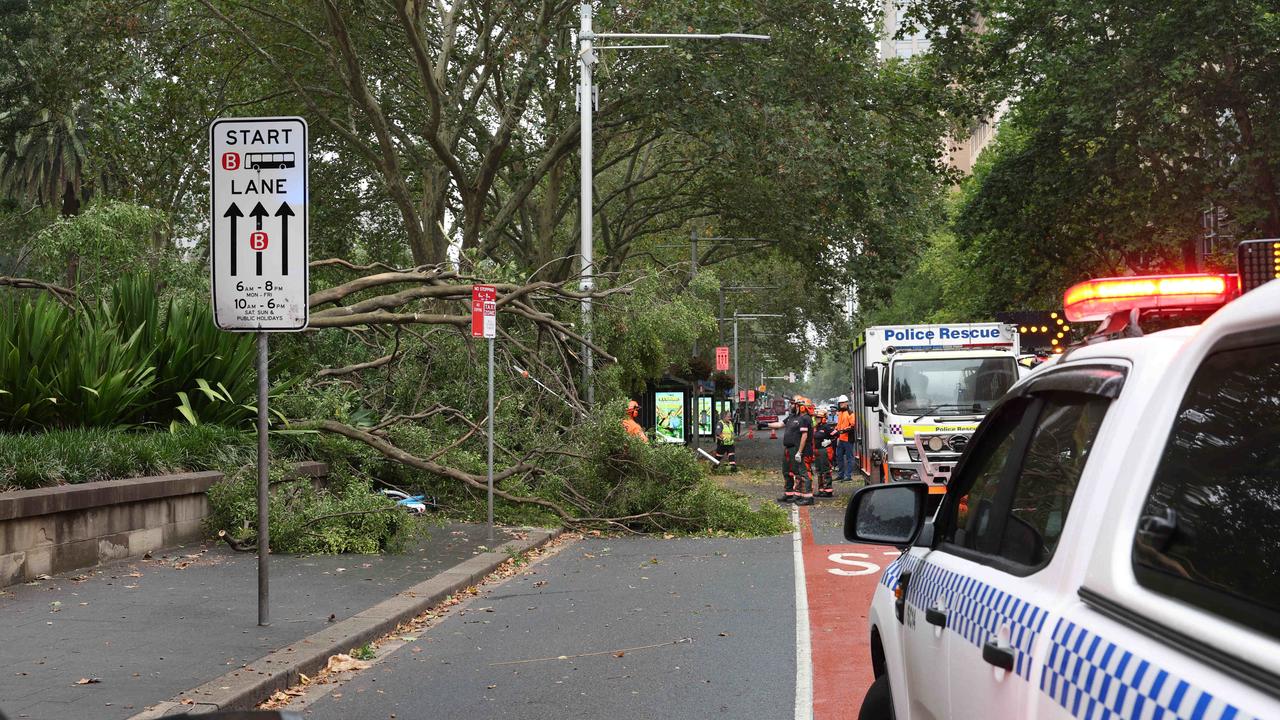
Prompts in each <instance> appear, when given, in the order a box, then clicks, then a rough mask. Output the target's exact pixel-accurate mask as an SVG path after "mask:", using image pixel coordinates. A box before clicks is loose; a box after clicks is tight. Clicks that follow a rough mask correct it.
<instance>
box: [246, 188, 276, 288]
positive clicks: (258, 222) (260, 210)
mask: <svg viewBox="0 0 1280 720" xmlns="http://www.w3.org/2000/svg"><path fill="white" fill-rule="evenodd" d="M270 214H271V213H269V212H267V209H266V208H264V207H262V203H258V204H257V205H254V206H253V209H252V210H250V211H249V215H250V216H252V217H253V219H254V222H255V228H254V229H256V230H262V218H264V217H266V216H268V215H270ZM257 260H258V275H262V251H261V250H259V251H258V257H257Z"/></svg>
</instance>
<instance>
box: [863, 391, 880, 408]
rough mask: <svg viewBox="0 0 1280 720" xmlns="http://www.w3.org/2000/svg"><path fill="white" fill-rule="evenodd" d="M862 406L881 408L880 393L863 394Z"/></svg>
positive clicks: (867, 392)
mask: <svg viewBox="0 0 1280 720" xmlns="http://www.w3.org/2000/svg"><path fill="white" fill-rule="evenodd" d="M862 404H863V405H866V406H867V407H879V406H880V393H878V392H876V391H875V390H867V391H866V392H864V393H862Z"/></svg>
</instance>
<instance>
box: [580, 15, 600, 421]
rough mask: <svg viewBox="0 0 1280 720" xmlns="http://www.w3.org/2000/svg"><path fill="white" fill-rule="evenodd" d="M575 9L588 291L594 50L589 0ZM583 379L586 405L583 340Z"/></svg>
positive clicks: (587, 369) (589, 285)
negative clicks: (578, 25) (577, 28)
mask: <svg viewBox="0 0 1280 720" xmlns="http://www.w3.org/2000/svg"><path fill="white" fill-rule="evenodd" d="M578 12H579V15H580V18H581V26H580V27H581V29H580V30H579V32H578V66H579V73H578V74H579V83H578V124H579V126H580V128H579V132H578V137H579V143H580V144H579V155H580V156H581V157H580V160H581V171H580V173H579V175H580V177H581V182H579V183H578V184H579V186H580V191H581V195H580V196H579V198H578V214H579V215H580V217H581V225H582V241H581V247H580V248H579V254H580V255H581V256H582V280H581V288H582V291H583V292H585V293H590V292H591V290H592V289H593V288H594V287H595V268H594V267H592V264H593V263H594V262H595V259H594V255H595V250H594V247H593V245H592V237H591V231H592V227H591V225H592V223H593V222H594V218H595V202H594V199H593V193H592V187H591V184H592V180H593V178H592V172H593V171H592V167H591V165H592V162H591V142H592V138H591V112H592V110H593V109H594V108H593V107H592V105H593V103H594V101H595V93H594V87H593V86H592V82H591V71H592V65H594V64H595V61H596V58H595V51H594V49H593V48H592V40H593V39H594V37H595V36H594V35H593V34H592V31H591V0H585V1H584V2H583V3H582V4H581V5H579V6H578ZM582 329H583V334H582V336H583V337H584V338H586V340H587V343H590V342H591V298H590V297H584V298H583V299H582ZM582 358H583V363H582V383H583V385H585V386H586V392H587V405H588V407H589V406H591V405H594V404H595V387H594V383H593V382H592V377H591V376H592V372H593V370H592V362H593V358H592V356H591V346H590V345H587V344H584V345H583V348H582Z"/></svg>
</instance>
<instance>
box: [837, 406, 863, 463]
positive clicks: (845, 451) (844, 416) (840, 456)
mask: <svg viewBox="0 0 1280 720" xmlns="http://www.w3.org/2000/svg"><path fill="white" fill-rule="evenodd" d="M857 425H858V417H857V416H856V415H854V414H853V410H852V409H851V408H850V407H849V396H848V395H841V396H840V397H839V399H838V400H837V401H836V480H838V481H840V482H848V481H850V480H852V479H853V467H854V464H855V463H854V459H853V456H854V444H853V443H854V435H855V433H854V430H855V429H856V428H857Z"/></svg>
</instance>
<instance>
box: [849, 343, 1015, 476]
mask: <svg viewBox="0 0 1280 720" xmlns="http://www.w3.org/2000/svg"><path fill="white" fill-rule="evenodd" d="M1019 350H1020V348H1019V343H1018V329H1017V327H1016V326H1013V325H1008V324H1005V323H948V324H934V325H878V326H874V327H868V328H866V329H865V330H864V331H863V332H862V333H861V334H859V336H858V337H857V338H856V340H855V342H854V348H853V378H852V381H853V383H852V384H853V393H852V399H853V402H852V403H850V405H851V407H852V409H853V411H854V413H855V414H856V415H857V425H856V429H855V432H854V435H855V437H854V442H855V454H856V457H857V460H858V463H859V465H860V467H861V470H862V473H863V474H864V475H865V476H866V478H867V482H868V483H869V484H874V483H882V482H894V481H899V482H904V481H915V480H919V481H923V482H926V483H928V484H929V486H930V492H931V493H933V494H934V495H939V496H940V495H941V494H942V493H944V492H945V491H946V483H947V480H948V479H949V478H950V475H951V471H952V469H953V468H954V466H955V463H956V461H957V460H958V459H959V458H960V455H961V454H962V453H963V452H964V448H965V445H966V444H968V442H969V438H970V437H971V436H972V435H973V431H974V430H975V429H976V428H977V427H978V423H979V422H981V420H982V418H983V416H985V415H986V413H987V411H988V410H990V408H991V406H992V405H993V404H994V403H995V401H996V400H998V399H1000V396H1001V395H1003V394H1004V393H1005V391H1006V390H1008V389H1009V388H1010V387H1012V386H1013V384H1014V382H1016V381H1017V380H1018V377H1019V369H1018V368H1019V366H1018V364H1017V361H1018V355H1019Z"/></svg>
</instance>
